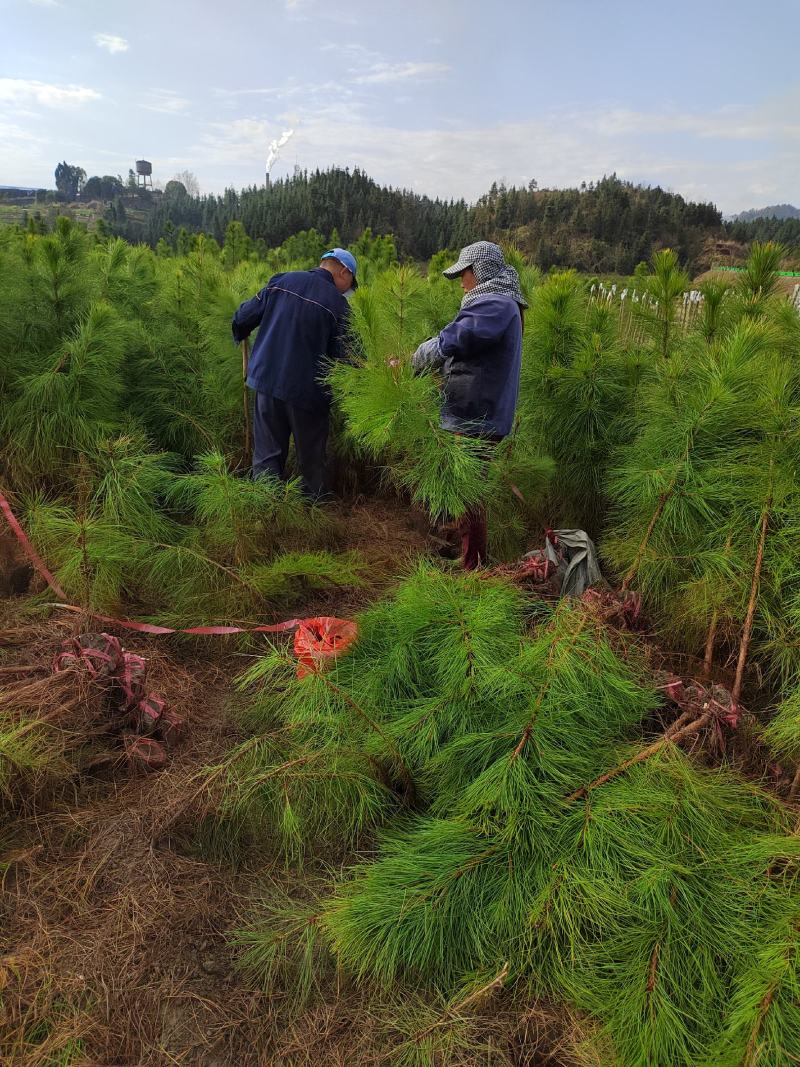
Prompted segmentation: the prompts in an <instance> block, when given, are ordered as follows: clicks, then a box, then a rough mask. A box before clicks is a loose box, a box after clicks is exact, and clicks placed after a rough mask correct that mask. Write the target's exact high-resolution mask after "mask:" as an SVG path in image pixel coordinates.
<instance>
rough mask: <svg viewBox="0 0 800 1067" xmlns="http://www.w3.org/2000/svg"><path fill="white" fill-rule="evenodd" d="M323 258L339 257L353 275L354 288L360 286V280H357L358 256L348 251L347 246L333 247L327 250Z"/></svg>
mask: <svg viewBox="0 0 800 1067" xmlns="http://www.w3.org/2000/svg"><path fill="white" fill-rule="evenodd" d="M321 259H338V260H339V262H340V263H341V264H342V266H343V267H347V269H348V270H349V271H350V273H351V274H352V275H353V288H354V289H357V288H358V282H357V281H356V266H357V264H356V257H355V256H354V255H353V253H352V252H348V251H347V249H346V248H331V249H330V251H328V252H325V253H324V254H323V255H322V257H321Z"/></svg>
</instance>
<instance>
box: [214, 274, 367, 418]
mask: <svg viewBox="0 0 800 1067" xmlns="http://www.w3.org/2000/svg"><path fill="white" fill-rule="evenodd" d="M349 311H350V307H349V304H348V303H347V300H346V299H345V298H344V297H343V296H342V294H341V293H340V292H339V290H338V289H337V288H336V284H335V282H334V280H333V277H332V276H331V274H330V272H329V271H327V270H324V269H323V268H321V267H315V268H314V270H295V271H289V272H287V273H285V274H276V275H275V276H274V277H273V278H270V280H269V282H268V283H267V285H266V286H265V287H264V288H263V289H262V290H261V292H260V293H258V294H257V295H256V296H254V297H253V298H252V299H251V300H245V302H244V303H243V304H241V305H240V307H239V308H238V310H237V311H236V313H235V315H234V316H233V324H232V325H233V336H234V340H236V341H243V340H244V339H245V338H246V337H248V336H249V335H250V334H251V333H252V331H253V330H254V329H255V328H256V327H258V335H257V337H256V340H255V344H254V345H253V352H252V355H251V357H250V363H249V366H248V373H247V384H248V385H249V386H250V388H251V389H256V390H258V392H261V393H269V395H270V396H274V397H276V398H277V399H278V400H283V401H284V402H285V403H287V404H292V405H294V406H295V407H298V408H301V409H303V410H305V411H314V412H321V411H324V410H327V409H328V408H329V407H330V402H331V398H330V392H329V390H328V388H327V386H326V385H325V384H324V382H322V381H321V380H320V379H321V378H323V376H324V375H325V373H326V371H327V369H328V367H329V366H330V364H331V362H332V361H333V360H337V359H341V358H342V357H343V355H344V340H345V336H346V333H347V322H348V317H349Z"/></svg>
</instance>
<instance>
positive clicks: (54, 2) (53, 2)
mask: <svg viewBox="0 0 800 1067" xmlns="http://www.w3.org/2000/svg"><path fill="white" fill-rule="evenodd" d="M28 3H29V4H33V6H34V7H60V6H61V5H60V4H59V2H58V0H28Z"/></svg>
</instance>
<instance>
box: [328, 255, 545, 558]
mask: <svg viewBox="0 0 800 1067" xmlns="http://www.w3.org/2000/svg"><path fill="white" fill-rule="evenodd" d="M353 304H354V322H353V326H354V331H355V334H356V337H357V339H358V346H357V347H359V348H360V349H361V353H362V356H361V359H360V360H359V361H358V362H357V363H356V364H355V365H352V364H339V365H338V366H336V367H335V368H333V370H332V372H331V375H330V381H331V386H332V388H333V392H334V396H335V398H336V402H337V404H338V406H339V408H340V409H341V411H342V413H343V416H344V427H343V433H344V435H345V438H346V439H347V440H348V441H349V442H350V444H351V446H352V447H353V448H354V449H355V450H356V451H357V452H358V453H361V454H363V455H365V456H366V457H368V458H370V459H373V460H378V461H380V462H381V463H382V464H383V465H384V469H385V472H386V476H387V478H388V479H389V480H390V481H391V482H393V483H394V485H395V486H397V487H398V488H400V489H402V490H404V491H406V492H408V494H409V495H410V497H411V499H412V500H413V501H414V502H415V503H418V504H420V505H422V506H423V507H424V508H425V509H426V510H427V511H428V512H429V513H430V515H431V516H432V517H433V518H434V519H440V518H445V517H448V518H458V517H459V516H461V515H462V514H463V513H464V512H465V511H466V510H467V509H468V508H469V507H471V506H472V505H474V504H476V503H477V502H478V501H486V502H487V505H488V510H489V514H490V531H493V536H494V537H495V538H496V544H495V548H496V549H498V550H501V551H506V552H510V551H513V549H516V550H519V549H521V547H522V535H523V532H524V528H525V523H526V520H527V521H528V522H529V521H530V519H531V516H532V515H533V514H535V512H536V508H537V505H538V503H539V501H540V499H541V496H542V493H543V490H544V488H545V486H546V484H547V482H548V480H549V477H550V474H551V470H552V464H551V463H550V461H549V460H548V459H547V458H546V457H545V456H544V455H542V454H541V452H540V451H539V449H538V448H537V447H536V445H535V443H534V442H533V441H532V440H531V439H530V436H529V435H528V434H526V432H525V427H524V426H522V425H521V424H520V425H519V426H518V427H517V429H516V430H515V432H514V433H513V434H511V435H510V436H509V437H508V438H507V439H506V440H505V441H504V442H503V443H502V445H501V446H500V447H499V448H498V449H497V450H492V449H489V448H487V446H486V445H485V444H484V443H483V442H482V441H480V440H477V439H473V438H468V437H463V436H458V435H455V434H453V433H450V432H448V431H446V430H443V429H442V428H441V427H440V425H439V408H440V393H439V385H438V382H437V380H436V377H435V375H431V374H427V373H426V374H422V375H418V376H415V375H414V374H413V372H412V369H411V361H410V357H411V355H412V354H413V352H414V350H415V349H416V347H417V345H418V344H419V343H420V342H421V341H423V340H425V338H426V337H429V336H431V335H432V334H434V333H436V332H437V331H438V330H440V329H441V328H442V327H443V326H444V325H446V323H447V322H448V321H449V319H450V318H452V317H453V315H454V314H455V311H456V310H457V308H456V307H455V306H454V301H453V298H452V293H450V291H449V290H448V288H447V286H446V285H443V284H442V282H441V279H439V280H433V279H431V280H427V281H426V280H425V279H422V278H421V277H420V276H419V275H418V274H416V272H414V271H413V270H411V269H410V268H407V267H402V268H397V269H395V270H391V271H387V272H386V273H385V274H383V275H381V276H380V277H379V278H378V279H376V281H375V282H374V283H373V284H372V285H371V286H370V288H369V289H365V290H364V292H363V294H362V293H361V291H359V293H358V294H357V295H356V298H355V299H354V301H353ZM512 546H513V548H512Z"/></svg>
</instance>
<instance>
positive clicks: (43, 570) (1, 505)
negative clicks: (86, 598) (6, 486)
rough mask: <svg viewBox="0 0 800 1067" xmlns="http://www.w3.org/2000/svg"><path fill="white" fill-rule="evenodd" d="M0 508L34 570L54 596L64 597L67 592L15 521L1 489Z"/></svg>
mask: <svg viewBox="0 0 800 1067" xmlns="http://www.w3.org/2000/svg"><path fill="white" fill-rule="evenodd" d="M0 510H2V512H3V514H4V515H5V517H6V520H7V521H8V525H9V526H10V527H11V529H12V530H13V531H14V533H15V534H16V537H17V540H18V541H19V543H20V544H21V545H22V551H23V552H24V553H25V555H26V556H27V557H28V559H29V560H30V561H31V563H32V564H33V565H34V567H35V568H36V570H37V571H38V572H39V574H41V576H42V578H44V580H45V581H46V582H47V584H48V585H49V586H50V588H51V589H52V590H53V592H54V593H55V594H56V596H62V597H64V598H66V595H67V594H66V593H65V592H64V590H63V589H62V588H61V586H60V585H59V584H58V582H57V581H56V580H55V578H54V577H53V575H52V574H51V573H50V571H49V570H48V569H47V567H46V566H45V563H44V560H43V559H42V557H41V556H40V555H39V553H38V552H37V551H36V549H35V548H34V547H33V545H32V544H31V543H30V541H29V540H28V537H27V535H26V533H25V531H24V530H23V529H22V527H21V526H20V524H19V523H18V522H17V517H16V515H15V514H14V512H13V511H12V510H11V505H10V504H9V502H8V501H7V500H6V498H5V497H4V496H3V493H2V492H1V491H0Z"/></svg>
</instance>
